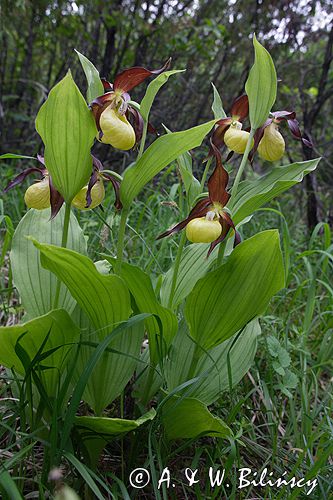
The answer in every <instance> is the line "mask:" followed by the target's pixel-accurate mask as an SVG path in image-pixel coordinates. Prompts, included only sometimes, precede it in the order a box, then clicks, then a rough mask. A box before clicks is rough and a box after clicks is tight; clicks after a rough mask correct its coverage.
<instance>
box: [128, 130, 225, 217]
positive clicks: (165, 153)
mask: <svg viewBox="0 0 333 500" xmlns="http://www.w3.org/2000/svg"><path fill="white" fill-rule="evenodd" d="M215 122H216V120H212V121H210V122H207V123H204V124H203V125H198V126H197V127H193V128H190V129H188V130H185V131H183V132H172V133H171V134H166V135H163V136H162V137H159V138H158V139H156V141H154V142H153V144H152V145H151V146H149V148H148V149H146V151H145V152H144V153H143V155H142V156H141V158H140V159H139V160H138V161H137V162H136V163H135V164H134V165H133V166H130V167H128V168H127V169H126V171H125V174H124V179H123V182H122V183H121V186H120V198H121V201H122V203H123V206H124V208H129V207H130V205H131V203H132V201H133V200H134V198H135V197H136V196H137V195H138V194H139V192H140V191H141V189H142V188H143V187H144V186H145V185H146V184H147V183H148V182H149V181H150V180H151V179H152V178H153V177H154V176H155V175H157V174H158V173H159V172H160V171H161V170H162V169H163V168H164V167H166V166H167V165H169V164H170V163H171V162H172V161H174V160H175V159H176V158H178V156H179V155H181V154H183V153H185V152H186V151H188V150H190V149H193V148H195V147H197V146H200V144H201V143H202V141H203V139H204V138H205V136H206V135H207V134H208V132H209V131H210V130H211V129H212V127H213V126H214V124H215Z"/></svg>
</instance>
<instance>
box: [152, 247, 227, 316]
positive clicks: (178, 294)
mask: <svg viewBox="0 0 333 500" xmlns="http://www.w3.org/2000/svg"><path fill="white" fill-rule="evenodd" d="M208 249H209V244H207V243H195V244H193V245H188V246H187V247H185V249H184V251H183V253H182V256H181V260H180V265H179V270H178V276H177V283H176V288H175V291H174V294H173V298H172V306H173V307H177V306H178V305H179V304H181V303H182V302H183V300H184V299H185V298H186V297H187V296H188V294H189V293H190V292H191V290H192V289H193V287H194V285H195V284H196V282H197V281H198V280H199V279H200V278H202V277H203V276H205V274H206V273H207V271H208V269H209V267H210V266H211V265H212V263H213V262H214V260H215V259H216V257H217V254H218V248H215V249H214V250H213V252H212V253H211V254H210V256H209V257H208V258H207V252H208ZM173 270H174V266H172V267H171V268H170V269H169V270H168V271H167V273H166V274H165V276H164V279H163V283H162V286H161V290H160V294H161V303H162V304H163V305H164V306H166V305H167V304H168V303H169V297H170V293H171V285H172V278H173Z"/></svg>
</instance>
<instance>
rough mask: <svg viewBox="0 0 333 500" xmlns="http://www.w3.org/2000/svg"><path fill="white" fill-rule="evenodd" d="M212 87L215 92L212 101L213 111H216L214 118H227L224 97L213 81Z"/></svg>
mask: <svg viewBox="0 0 333 500" xmlns="http://www.w3.org/2000/svg"><path fill="white" fill-rule="evenodd" d="M211 84H212V87H213V92H214V99H213V103H212V111H213V113H214V118H216V119H217V120H220V119H221V118H226V117H227V115H226V113H225V111H224V109H223V104H222V99H221V96H220V94H219V92H218V90H217V88H216V87H215V85H214V83H213V82H211Z"/></svg>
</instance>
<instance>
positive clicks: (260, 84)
mask: <svg viewBox="0 0 333 500" xmlns="http://www.w3.org/2000/svg"><path fill="white" fill-rule="evenodd" d="M253 47H254V54H255V56H254V64H253V66H252V68H251V69H250V73H249V76H248V79H247V81H246V84H245V91H246V93H247V96H248V98H249V116H250V123H251V127H252V128H253V129H254V130H255V129H257V128H259V127H261V125H263V123H264V122H265V121H266V119H267V117H268V114H269V112H270V111H271V109H272V107H273V104H274V102H275V99H276V90H277V77H276V71H275V67H274V63H273V60H272V58H271V56H270V54H269V52H268V51H267V50H266V49H265V48H264V47H263V46H262V45H261V44H260V43H259V42H258V40H257V39H256V36H255V35H253Z"/></svg>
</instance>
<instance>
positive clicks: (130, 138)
mask: <svg viewBox="0 0 333 500" xmlns="http://www.w3.org/2000/svg"><path fill="white" fill-rule="evenodd" d="M170 62H171V59H168V60H167V61H166V63H165V64H164V65H163V66H162V68H160V69H158V70H152V71H151V70H148V69H146V68H143V67H139V66H136V67H133V68H130V69H126V70H124V71H122V72H121V73H119V74H118V75H117V76H116V78H115V80H114V83H113V84H112V83H110V82H108V81H107V80H105V79H102V83H103V86H104V89H105V94H103V95H102V96H99V97H97V98H96V99H94V101H93V102H92V103H91V104H90V106H91V109H92V112H93V114H94V117H95V121H96V126H97V130H98V135H97V139H98V140H99V141H100V142H103V143H104V144H110V145H111V146H113V147H114V148H117V149H122V150H124V151H126V150H128V149H131V148H133V147H134V145H135V144H136V143H137V142H139V141H140V139H141V136H142V131H143V119H142V117H141V115H140V113H139V112H138V111H137V110H136V109H135V108H133V107H132V106H131V105H130V104H129V101H130V95H129V94H128V92H129V91H130V90H132V89H133V88H134V87H136V86H137V85H139V84H140V83H142V82H143V81H144V80H145V79H146V78H147V77H148V76H152V75H159V74H160V73H162V72H163V71H165V70H166V69H168V67H169V66H170ZM130 115H131V116H132V117H133V121H134V124H133V126H132V125H131V123H130V122H129V121H128V118H129V116H130Z"/></svg>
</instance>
